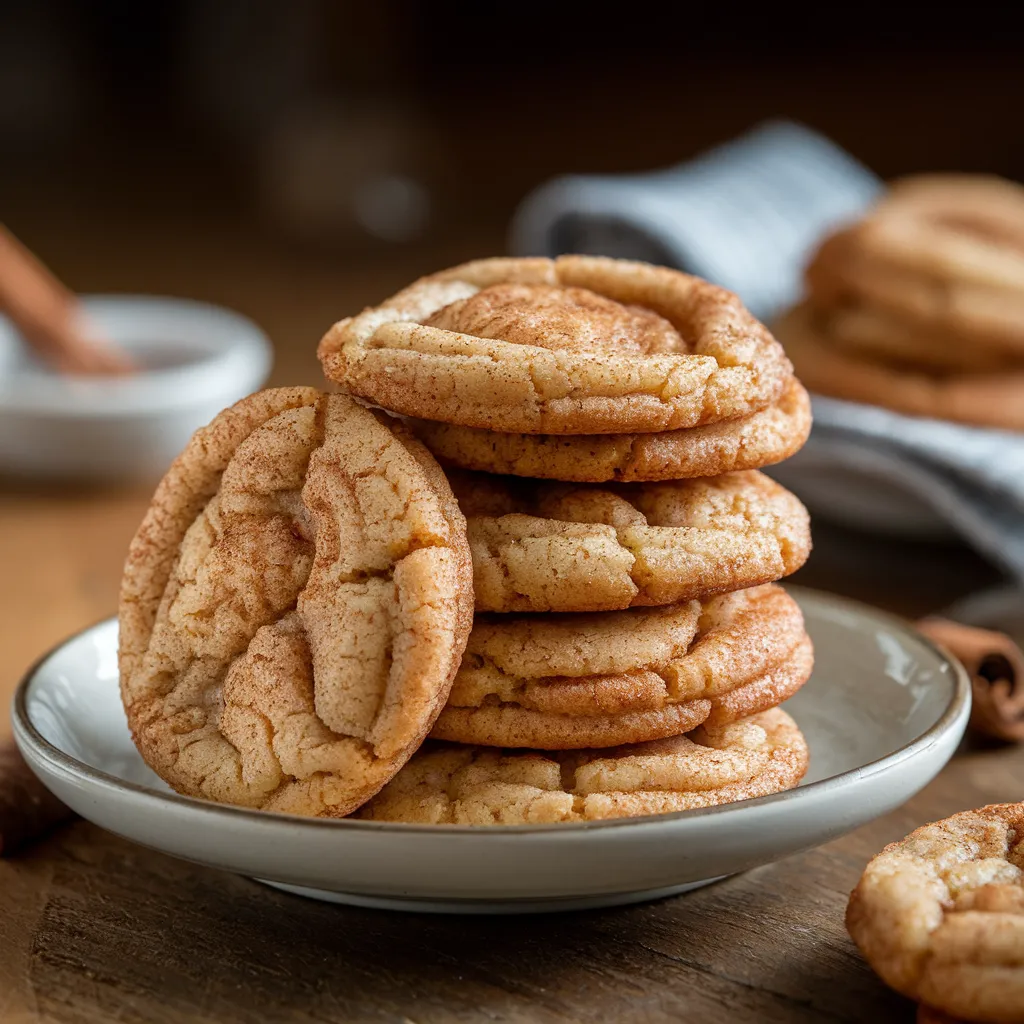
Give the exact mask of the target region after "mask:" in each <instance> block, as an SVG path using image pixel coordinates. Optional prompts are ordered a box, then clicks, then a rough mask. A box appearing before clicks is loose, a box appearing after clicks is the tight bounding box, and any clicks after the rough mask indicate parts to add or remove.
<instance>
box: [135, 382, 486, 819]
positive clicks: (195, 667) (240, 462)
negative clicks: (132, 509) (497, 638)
mask: <svg viewBox="0 0 1024 1024" xmlns="http://www.w3.org/2000/svg"><path fill="white" fill-rule="evenodd" d="M384 419H385V418H384V417H378V416H377V415H376V414H374V413H373V412H371V411H369V410H367V409H365V408H363V407H361V406H360V405H358V404H357V403H356V402H354V401H353V400H352V399H350V398H348V397H346V396H342V395H330V396H329V395H324V394H321V393H320V392H318V391H315V390H313V389H311V388H285V389H280V390H275V391H265V392H261V393H259V394H256V395H253V396H251V397H249V398H247V399H244V400H243V401H241V402H239V403H238V404H237V405H235V406H234V407H232V408H231V409H228V410H227V411H225V412H223V413H221V414H220V416H218V417H217V418H216V419H215V420H214V421H213V423H211V424H210V426H208V427H205V428H204V429H202V430H200V431H198V432H197V433H196V434H195V436H194V437H193V438H192V440H191V441H190V443H189V444H188V446H187V447H186V449H185V451H184V452H183V453H182V454H181V455H180V456H179V458H178V459H177V460H176V461H175V463H174V464H173V465H172V466H171V469H170V471H169V472H168V474H167V476H166V477H165V478H164V480H163V482H162V483H161V484H160V486H159V488H158V489H157V492H156V495H155V497H154V499H153V503H152V505H151V507H150V509H149V511H148V513H147V514H146V517H145V519H144V520H143V523H142V526H141V527H140V529H139V532H138V533H137V534H136V536H135V539H134V540H133V541H132V544H131V548H130V551H129V554H128V561H127V564H126V567H125V575H124V581H123V583H122V588H121V602H120V629H121V632H120V668H121V692H122V697H123V700H124V705H125V709H126V711H127V715H128V722H129V725H130V727H131V730H132V735H133V738H134V740H135V743H136V745H137V746H138V748H139V751H140V753H141V754H142V756H143V758H144V759H145V760H146V762H147V763H148V764H149V765H150V766H151V767H152V768H153V769H154V770H155V771H156V772H157V773H158V774H159V775H160V776H161V777H162V778H164V779H165V780H166V781H167V782H169V783H170V784H171V785H172V786H173V787H174V788H175V789H177V790H178V791H179V792H182V793H186V794H189V795H192V796H201V797H206V798H208V799H211V800H217V801H222V802H225V803H233V804H239V805H243V806H247V807H259V808H263V809H266V810H275V811H283V812H289V813H294V814H306V815H321V816H340V815H345V814H348V813H350V812H351V811H353V810H354V809H355V808H357V807H358V806H359V805H360V804H362V803H363V802H364V801H365V800H367V799H368V798H369V797H370V796H372V795H373V794H374V793H375V792H376V791H377V790H378V789H380V787H381V786H383V785H384V784H385V783H386V782H387V781H388V779H390V778H391V777H392V776H393V775H394V774H395V772H397V771H398V769H399V768H400V767H401V766H402V765H403V764H404V763H405V761H406V760H407V759H408V758H409V756H410V755H411V754H412V753H413V752H414V751H415V750H416V748H417V747H418V746H419V744H420V742H421V741H422V739H423V737H424V735H425V734H426V733H427V732H428V731H429V729H430V727H431V725H432V723H433V721H434V718H435V717H436V715H437V713H438V712H439V711H440V709H441V707H442V706H443V705H444V702H445V700H446V699H447V697H448V692H449V689H450V687H451V683H452V680H453V679H454V677H455V672H456V669H457V668H458V665H459V660H460V657H461V655H462V651H463V649H464V646H465V642H466V638H467V636H468V634H469V630H470V626H471V620H472V611H473V596H472V595H473V585H472V567H471V563H470V553H469V545H468V542H467V540H466V534H465V521H464V519H463V517H462V514H461V513H460V511H459V509H458V506H457V504H456V502H455V499H454V497H453V495H452V493H451V490H450V488H449V486H448V482H447V480H446V479H445V477H444V474H443V473H442V472H441V470H440V468H439V467H438V466H437V464H436V463H435V462H434V460H433V458H432V457H431V456H430V454H429V453H428V452H427V450H426V449H425V448H424V447H423V446H422V445H421V444H420V443H419V442H418V441H417V440H416V439H415V438H414V437H412V436H411V435H410V434H408V433H407V432H406V431H405V430H404V429H402V428H401V427H397V426H391V425H388V424H387V423H386V422H384Z"/></svg>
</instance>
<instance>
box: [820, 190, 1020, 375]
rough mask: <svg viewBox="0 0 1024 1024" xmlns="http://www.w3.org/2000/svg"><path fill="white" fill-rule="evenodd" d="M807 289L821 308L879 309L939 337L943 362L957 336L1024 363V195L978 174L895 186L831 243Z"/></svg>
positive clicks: (975, 349) (976, 349)
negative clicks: (862, 217) (846, 306)
mask: <svg viewBox="0 0 1024 1024" xmlns="http://www.w3.org/2000/svg"><path fill="white" fill-rule="evenodd" d="M807 284H808V287H809V289H810V292H811V294H812V295H813V296H814V297H815V300H816V301H817V302H819V303H820V304H821V305H823V306H827V307H829V308H831V307H835V306H842V305H844V304H848V305H853V306H854V307H858V306H860V307H866V308H868V309H873V310H874V309H877V310H878V311H880V312H882V313H884V314H887V315H888V317H889V318H891V319H892V320H894V321H896V322H898V323H899V324H901V325H902V326H903V327H904V328H905V329H906V331H907V332H908V333H911V334H916V335H917V336H918V337H919V338H920V336H921V335H922V334H923V333H924V332H936V331H937V332H938V334H939V337H938V338H937V339H936V342H935V348H936V349H937V350H938V352H939V353H940V354H941V355H942V357H943V358H944V359H949V358H950V357H951V356H952V355H954V354H955V353H953V352H950V351H948V349H949V341H948V339H951V338H960V339H961V340H963V339H969V340H970V344H968V345H964V344H961V345H960V350H961V351H963V350H964V349H965V348H966V349H967V350H968V352H971V353H975V354H977V353H980V354H982V356H983V357H985V358H987V357H988V356H989V355H991V354H992V353H998V352H1002V353H1003V354H1004V356H1005V355H1013V354H1016V355H1018V356H1020V355H1024V187H1022V186H1021V185H1019V184H1017V183H1015V182H1010V181H1004V180H1001V179H999V178H994V177H984V176H973V175H927V176H923V177H920V178H909V179H905V180H904V181H903V182H896V183H895V184H894V185H893V186H892V187H891V188H890V189H889V191H888V193H887V194H886V196H885V197H884V198H883V200H882V201H881V202H880V203H879V204H878V205H877V206H876V208H875V209H874V210H872V211H871V212H870V213H869V215H868V216H867V217H866V218H864V219H863V220H862V221H860V222H858V223H857V224H853V225H851V226H849V227H847V228H844V229H842V230H840V231H838V232H836V234H834V235H833V236H832V237H830V238H829V239H827V240H826V241H825V243H824V244H823V245H822V246H821V248H820V249H819V250H818V252H817V253H816V255H815V256H814V258H813V260H812V261H811V263H810V265H809V266H808V268H807ZM896 354H898V353H896ZM923 356H924V358H927V357H928V353H927V352H924V353H923ZM924 365H928V364H927V363H926V364H924ZM968 365H970V364H968Z"/></svg>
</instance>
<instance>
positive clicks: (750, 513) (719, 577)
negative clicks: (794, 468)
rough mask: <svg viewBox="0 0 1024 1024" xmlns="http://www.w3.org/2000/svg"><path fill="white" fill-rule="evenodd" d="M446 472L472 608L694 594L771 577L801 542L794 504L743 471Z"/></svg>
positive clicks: (642, 600) (806, 532)
mask: <svg viewBox="0 0 1024 1024" xmlns="http://www.w3.org/2000/svg"><path fill="white" fill-rule="evenodd" d="M450 479H451V481H452V485H453V487H454V488H455V492H456V496H457V497H458V498H459V500H460V503H461V505H462V508H463V510H464V512H465V513H466V515H467V526H468V531H469V543H470V547H471V549H472V552H473V563H474V586H475V591H476V607H477V610H478V611H493V612H549V611H555V612H569V611H572V612H587V611H612V610H616V609H621V608H628V607H635V606H656V605H667V604H674V603H676V602H678V601H686V600H692V599H703V598H707V597H710V596H712V595H714V594H719V593H726V592H729V591H733V590H739V589H744V588H748V587H755V586H758V585H761V584H764V583H770V582H774V581H775V580H778V579H780V578H781V577H783V576H785V575H788V574H789V573H791V572H794V571H796V569H798V568H799V567H800V566H801V565H803V563H804V562H805V561H806V560H807V557H808V555H809V554H810V550H811V538H810V521H809V517H808V515H807V511H806V509H805V508H804V507H803V505H802V504H801V503H800V501H799V500H798V499H797V498H796V497H795V496H794V495H792V494H790V493H789V492H788V491H786V490H785V489H783V488H782V487H781V486H780V485H778V484H776V483H775V482H774V481H771V480H770V479H769V478H768V477H765V476H762V475H761V474H758V473H755V472H748V473H736V474H727V475H725V476H722V477H719V478H716V479H715V480H711V481H676V482H673V483H664V484H647V485H643V484H634V485H607V484H606V485H604V486H603V487H599V486H591V487H586V486H575V487H574V486H569V485H566V486H561V487H559V486H555V485H550V484H544V483H537V484H534V485H532V486H523V485H522V484H521V482H519V481H516V480H511V479H510V480H507V481H503V480H501V479H500V478H496V477H480V476H474V475H472V474H467V473H463V472H452V473H451V474H450Z"/></svg>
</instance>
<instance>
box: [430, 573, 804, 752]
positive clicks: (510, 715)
mask: <svg viewBox="0 0 1024 1024" xmlns="http://www.w3.org/2000/svg"><path fill="white" fill-rule="evenodd" d="M813 663H814V655H813V650H812V647H811V642H810V639H809V638H808V636H807V633H806V630H805V628H804V621H803V616H802V615H801V613H800V609H799V607H798V606H797V604H796V602H795V601H794V600H793V599H792V598H791V597H790V596H789V595H788V594H786V592H785V591H784V590H783V589H782V588H781V587H777V586H771V585H769V586H762V587H754V588H751V589H748V590H743V591H738V592H736V593H732V594H725V595H722V596H720V597H715V598H712V599H710V600H708V601H706V602H704V603H703V604H702V603H701V602H699V601H689V602H684V603H682V604H677V605H670V606H667V607H661V608H643V609H632V610H627V611H619V612H606V613H597V614H567V615H545V616H530V615H524V616H499V615H495V616H479V615H478V616H477V620H476V625H475V626H474V628H473V632H472V634H471V635H470V639H469V644H468V646H467V648H466V654H465V657H464V658H463V662H462V665H461V667H460V669H459V672H458V674H457V676H456V678H455V684H454V686H453V687H452V691H451V694H450V696H449V698H448V704H447V706H446V707H445V709H444V711H442V712H441V715H440V717H439V718H438V720H437V723H436V724H435V726H434V729H433V732H432V733H431V736H432V737H433V738H434V739H441V740H449V741H454V742H458V743H472V744H479V745H483V746H495V747H535V748H537V749H541V750H564V749H575V748H582V747H611V746H617V745H620V744H623V743H639V742H645V741H650V740H655V739H662V738H665V737H669V736H676V735H679V734H680V733H684V732H688V731H689V730H691V729H693V728H695V727H696V726H698V725H700V724H701V723H704V722H707V723H709V724H710V725H714V726H721V725H724V724H727V723H728V722H731V721H735V720H737V719H740V718H744V717H746V716H748V715H751V714H753V713H755V712H759V711H764V710H767V709H769V708H773V707H776V706H777V705H778V704H780V703H781V702H782V701H784V700H786V699H788V698H789V697H791V696H792V695H793V694H794V693H795V692H796V691H797V690H798V689H799V688H800V687H801V686H802V685H803V684H804V683H805V682H806V681H807V679H808V678H809V676H810V674H811V670H812V668H813Z"/></svg>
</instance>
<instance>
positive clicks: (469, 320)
mask: <svg viewBox="0 0 1024 1024" xmlns="http://www.w3.org/2000/svg"><path fill="white" fill-rule="evenodd" d="M319 356H320V360H321V362H322V364H323V368H324V372H325V374H326V375H327V377H328V378H329V379H330V380H333V381H335V382H336V383H338V384H340V385H341V386H342V387H343V388H345V389H346V390H347V391H349V392H350V393H352V394H355V395H358V396H360V397H362V398H365V399H367V400H369V401H371V402H373V403H375V404H377V405H380V406H383V407H384V408H386V409H389V410H391V411H392V412H397V413H401V414H403V415H408V416H416V417H421V418H423V419H427V420H436V421H441V422H445V423H452V424H457V425H459V426H462V427H474V428H482V429H486V430H494V431H504V432H519V433H527V434H541V433H550V434H615V433H622V432H634V431H636V432H655V431H668V430H675V429H680V428H691V427H699V426H702V425H707V424H712V423H718V422H722V421H725V420H730V419H735V418H737V417H742V416H747V415H749V414H751V413H755V412H758V411H760V410H763V409H766V408H768V407H769V406H771V405H772V404H773V403H775V402H776V401H777V400H778V399H779V398H780V397H781V396H782V395H783V392H784V391H785V390H786V388H787V386H788V384H789V383H790V381H791V378H792V367H791V366H790V363H789V361H788V359H787V358H786V356H785V353H784V352H783V351H782V348H781V346H780V345H779V344H778V342H776V341H775V339H774V338H773V337H772V336H771V334H770V333H769V332H768V331H767V329H766V328H765V327H764V326H763V325H762V324H761V323H760V322H759V321H757V320H756V319H755V318H754V317H753V316H751V315H750V313H748V312H747V310H746V309H745V308H744V307H743V305H742V303H740V301H739V300H738V299H737V298H736V296H735V295H733V294H732V293H731V292H728V291H726V290H725V289H722V288H718V287H715V286H714V285H711V284H708V283H707V282H705V281H702V280H700V279H699V278H695V277H691V276H690V275H688V274H683V273H680V272H678V271H675V270H668V269H666V268H663V267H652V266H649V265H647V264H643V263H634V262H630V261H626V260H613V259H604V258H600V257H587V256H563V257H560V258H559V259H557V260H548V259H488V260H478V261H476V262H472V263H466V264H463V265H462V266H459V267H455V268H454V269H451V270H446V271H442V272H441V273H438V274H433V275H431V276H429V277H425V278H422V279H421V280H419V281H417V282H416V283H414V284H412V285H410V286H409V287H408V288H406V289H405V290H404V291H401V292H399V293H398V294H397V295H395V296H394V297H393V298H391V299H388V300H386V301H385V302H383V303H382V304H381V305H379V306H376V307H372V308H369V309H367V310H364V311H363V312H362V313H360V314H359V315H358V316H355V317H350V318H348V319H346V320H342V321H341V322H340V323H338V324H336V325H335V326H334V327H333V328H332V329H331V330H330V331H329V332H328V333H327V334H326V335H325V337H324V338H323V340H322V341H321V343H320V348H319Z"/></svg>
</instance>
